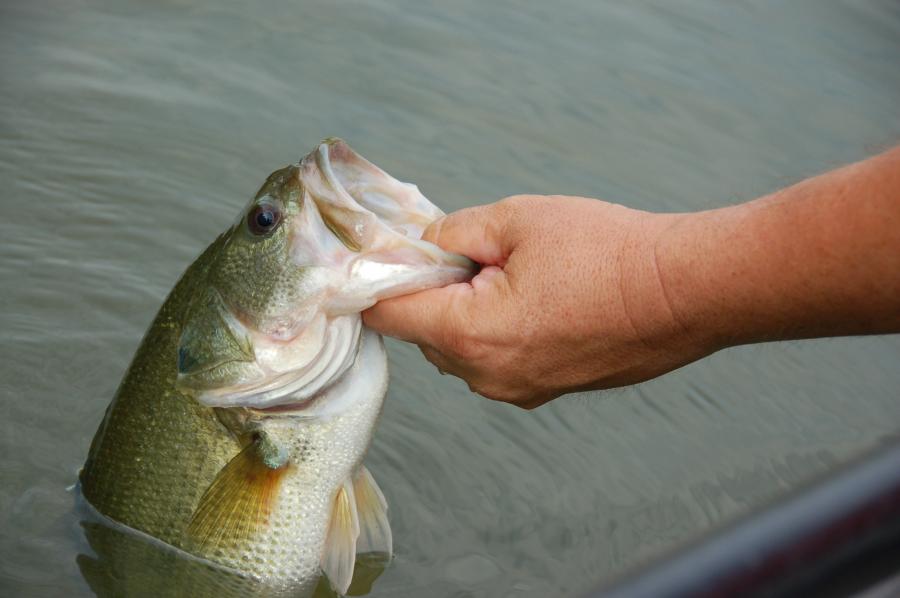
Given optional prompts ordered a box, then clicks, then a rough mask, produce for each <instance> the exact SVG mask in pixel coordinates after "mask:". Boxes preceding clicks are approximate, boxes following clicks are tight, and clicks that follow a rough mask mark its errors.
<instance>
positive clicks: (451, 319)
mask: <svg viewBox="0 0 900 598" xmlns="http://www.w3.org/2000/svg"><path fill="white" fill-rule="evenodd" d="M471 297H472V286H471V285H470V284H469V283H465V282H460V283H456V284H451V285H449V286H446V287H443V288H440V289H429V290H425V291H421V292H418V293H414V294H412V295H404V296H402V297H395V298H393V299H385V300H383V301H379V302H378V303H376V304H375V305H374V306H373V307H370V308H369V309H367V310H366V311H364V312H363V322H364V323H365V325H366V326H368V327H369V328H372V329H374V330H375V331H376V332H380V333H381V334H386V335H388V336H393V337H395V338H399V339H401V340H404V341H408V342H411V343H416V344H417V345H423V344H427V345H431V346H440V345H441V344H442V339H443V337H444V335H445V333H446V331H448V330H454V329H456V328H458V327H459V326H462V325H463V320H462V318H461V317H460V314H461V313H462V310H464V309H465V308H466V305H467V304H468V302H469V301H471Z"/></svg>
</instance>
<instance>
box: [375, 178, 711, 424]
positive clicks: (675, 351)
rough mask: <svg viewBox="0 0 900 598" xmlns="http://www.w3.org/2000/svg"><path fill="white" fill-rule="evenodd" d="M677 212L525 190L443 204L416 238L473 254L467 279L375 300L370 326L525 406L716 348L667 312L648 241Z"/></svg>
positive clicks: (631, 378)
mask: <svg viewBox="0 0 900 598" xmlns="http://www.w3.org/2000/svg"><path fill="white" fill-rule="evenodd" d="M680 218H681V216H680V215H676V214H651V213H647V212H641V211H638V210H632V209H628V208H626V207H623V206H620V205H616V204H610V203H606V202H602V201H598V200H593V199H586V198H580V197H563V196H536V195H523V196H515V197H510V198H508V199H505V200H502V201H500V202H497V203H494V204H490V205H485V206H479V207H475V208H469V209H465V210H461V211H459V212H456V213H453V214H450V215H448V216H446V217H445V218H443V219H441V220H439V221H437V222H435V223H434V224H432V225H431V226H430V227H429V228H428V229H427V230H426V231H425V233H424V235H423V238H424V239H426V240H428V241H431V242H432V243H436V244H437V245H439V246H440V247H442V248H444V249H446V250H448V251H452V252H456V253H460V254H463V255H465V256H468V257H469V258H471V259H473V260H475V261H476V262H478V263H480V264H482V265H483V268H482V270H481V272H480V273H479V274H478V275H477V276H476V277H475V278H474V279H473V280H472V281H471V282H470V283H459V284H453V285H450V286H448V287H444V288H440V289H431V290H427V291H423V292H420V293H416V294H413V295H408V296H405V297H398V298H395V299H390V300H386V301H382V302H380V303H378V304H377V305H375V306H374V307H372V308H371V309H369V310H368V311H366V312H365V313H364V314H363V317H364V321H365V323H366V325H368V326H370V327H372V328H374V329H375V330H377V331H379V332H381V333H383V334H387V335H390V336H394V337H397V338H400V339H403V340H406V341H410V342H413V343H416V344H417V345H419V347H420V348H421V350H422V352H423V353H424V354H425V357H426V358H427V359H428V360H429V361H431V362H432V363H433V364H434V365H436V366H437V367H438V368H439V369H440V370H441V371H443V372H447V373H450V374H453V375H455V376H459V377H460V378H462V379H463V380H465V381H466V382H467V383H468V384H469V387H470V388H471V389H472V390H473V391H474V392H477V393H479V394H481V395H483V396H485V397H487V398H490V399H496V400H500V401H506V402H509V403H513V404H515V405H518V406H520V407H524V408H529V409H530V408H534V407H537V406H539V405H541V404H543V403H545V402H547V401H549V400H551V399H553V398H555V397H558V396H560V395H561V394H564V393H568V392H574V391H580V390H589V389H601V388H611V387H617V386H624V385H628V384H634V383H637V382H641V381H644V380H647V379H649V378H652V377H655V376H658V375H660V374H662V373H665V372H668V371H670V370H672V369H675V368H677V367H679V366H681V365H684V364H686V363H688V362H690V361H693V360H695V359H698V358H700V357H702V356H704V355H707V354H709V353H711V352H712V351H714V350H715V349H716V348H717V346H716V345H715V342H714V340H713V339H711V338H705V337H704V336H703V335H701V334H698V333H696V332H695V331H693V330H689V329H687V327H686V326H685V325H684V323H680V322H679V321H678V319H677V318H676V317H675V315H674V314H673V313H672V311H671V309H670V307H669V304H668V300H667V298H666V291H665V289H664V287H663V286H662V281H661V279H660V276H659V271H658V264H657V256H656V253H655V243H656V242H657V239H658V238H659V236H660V235H661V234H662V233H663V232H664V231H665V230H667V229H668V228H670V227H672V226H673V225H674V224H676V223H677V222H678V220H679V219H680Z"/></svg>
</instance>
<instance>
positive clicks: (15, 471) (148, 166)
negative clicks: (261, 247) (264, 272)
mask: <svg viewBox="0 0 900 598" xmlns="http://www.w3.org/2000/svg"><path fill="white" fill-rule="evenodd" d="M0 55H2V56H3V61H2V66H0V83H2V87H0V182H2V185H0V210H2V212H0V215H2V217H0V238H2V245H0V304H2V310H0V331H2V333H0V408H2V411H0V454H2V455H3V456H4V459H3V463H2V468H0V531H2V533H0V594H3V595H10V596H59V595H66V596H90V595H91V594H92V593H91V590H90V588H89V586H88V585H87V583H86V582H85V581H84V579H83V578H82V576H81V574H80V572H79V569H78V567H77V565H76V562H75V559H76V556H77V555H79V554H86V555H90V554H91V549H90V547H89V546H88V545H87V542H86V540H85V538H84V533H83V530H82V527H81V526H80V525H79V514H78V513H77V511H76V510H75V508H74V498H73V496H72V494H71V493H70V492H67V491H66V488H67V487H68V486H69V485H71V484H72V483H73V482H74V481H75V476H76V472H77V471H78V468H79V467H80V466H81V464H82V462H83V460H84V458H85V455H86V453H87V449H88V445H89V442H90V439H91V437H92V436H93V433H94V430H95V429H96V427H97V425H98V423H99V421H100V419H101V417H102V415H103V410H104V409H105V407H106V405H107V404H108V402H109V400H110V398H111V397H112V395H113V393H114V391H115V388H116V386H117V384H118V382H119V380H120V379H121V376H122V374H123V372H124V370H125V368H126V366H127V365H128V362H129V359H130V357H131V355H132V353H133V351H134V350H135V348H136V347H137V345H138V342H139V341H140V337H141V335H142V333H143V331H144V329H145V328H146V327H147V325H148V324H149V323H150V321H151V319H152V317H153V315H154V313H155V311H156V309H157V308H158V307H159V305H160V304H161V302H162V300H163V298H164V296H165V294H166V293H167V292H168V290H169V289H170V288H171V287H172V285H173V284H174V282H175V280H176V279H177V278H178V276H179V275H180V273H181V272H182V271H183V269H184V268H185V267H186V266H187V265H188V264H189V263H190V262H191V261H192V260H193V258H194V257H195V256H196V255H197V254H198V253H199V252H200V251H201V249H202V248H203V247H205V246H206V244H207V243H209V242H210V241H211V240H212V239H213V238H214V237H215V236H216V235H217V234H218V233H219V232H220V231H221V230H222V229H224V228H225V227H226V226H227V225H228V224H229V223H230V222H231V221H232V219H233V218H234V217H235V215H236V214H237V211H238V210H239V209H240V207H241V206H242V205H244V203H245V202H246V200H247V198H248V197H249V195H250V194H252V193H253V192H254V191H255V190H256V188H257V187H258V186H259V184H260V183H261V182H262V180H263V179H264V177H265V176H266V175H267V174H268V173H269V172H271V171H272V170H274V169H276V168H279V167H281V166H283V165H284V164H287V163H289V162H293V161H296V160H297V159H299V158H300V157H301V156H302V155H303V154H305V153H306V152H307V151H309V150H310V149H311V148H312V147H313V146H314V145H315V143H316V142H317V141H318V140H319V139H320V138H322V137H325V136H330V135H337V136H341V137H343V138H345V139H347V140H348V141H349V142H350V143H351V145H353V147H354V148H355V149H357V150H358V151H359V152H360V153H362V154H363V155H364V156H367V157H368V158H370V159H371V160H373V161H374V162H376V163H377V164H379V165H380V166H382V167H383V168H385V169H386V170H387V171H388V172H391V173H392V174H394V175H395V176H397V177H399V178H401V179H404V180H410V181H413V182H415V183H417V184H418V185H419V186H420V188H421V189H422V190H423V191H424V192H425V194H426V195H428V196H429V197H430V198H431V199H432V200H433V201H435V202H436V203H437V204H439V205H440V206H441V207H443V208H444V209H445V210H448V211H450V210H454V209H458V208H462V207H465V206H468V205H474V204H477V203H483V202H488V201H493V200H495V199H499V198H501V197H503V196H506V195H510V194H514V193H521V192H535V193H566V194H581V195H588V196H593V197H603V198H605V199H608V200H611V201H617V202H621V203H625V204H628V205H631V206H634V207H639V208H644V209H650V210H657V211H666V210H670V211H671V210H697V209H704V208H710V207H715V206H721V205H726V204H728V203H733V202H736V201H740V200H745V199H751V198H753V197H756V196H758V195H760V194H763V193H766V192H769V191H771V190H774V189H776V188H778V187H780V186H783V185H785V184H788V183H790V182H793V181H796V180H798V179H800V178H802V177H804V176H808V175H811V174H813V173H816V172H819V171H822V170H825V169H828V168H831V167H833V166H836V165H838V164H841V163H844V162H847V161H850V160H854V159H859V158H862V157H864V156H866V155H870V154H872V153H874V152H876V151H879V150H880V149H883V148H885V147H887V146H889V145H891V144H893V143H896V142H897V140H898V138H900V112H898V111H897V109H896V107H897V106H898V105H900V71H898V70H897V68H896V66H897V64H898V59H900V10H898V8H897V5H896V4H895V3H892V2H889V1H888V0H870V1H865V2H854V3H849V2H836V1H831V2H821V1H816V0H804V1H798V2H792V3H789V4H785V3H780V2H772V1H770V2H766V1H754V2H732V3H726V4H723V3H720V2H716V1H713V0H706V1H699V2H692V3H685V2H679V3H671V2H665V1H663V0H658V1H656V2H645V3H641V4H640V6H631V5H629V6H623V5H620V3H616V2H591V1H588V0H564V1H560V2H552V3H548V2H535V1H528V2H512V1H495V2H489V3H488V2H479V1H477V0H466V1H463V2H454V3H440V2H436V1H426V2H422V1H418V0H417V1H413V0H406V1H396V2H387V1H382V2H344V3H335V2H327V1H324V0H322V1H319V2H302V3H301V2H292V1H289V0H274V1H272V2H266V3H247V2H239V1H228V0H225V1H221V0H220V1H215V2H214V1H211V0H191V1H187V0H184V1H178V0H170V1H158V2H138V1H135V0H119V1H115V2H113V1H112V0H81V1H77V2H72V1H69V0H34V1H29V2H25V1H23V0H20V1H18V2H5V3H4V4H3V6H2V7H0ZM597 241H598V243H602V239H598V240H597ZM389 349H390V355H391V361H392V385H391V389H390V394H389V397H388V400H387V404H386V408H385V412H384V417H383V420H382V423H381V425H380V427H379V429H378V431H377V434H376V437H375V441H374V445H373V447H372V450H371V451H370V453H369V456H368V459H367V464H368V466H369V468H370V469H371V470H372V472H373V474H374V475H375V477H376V478H377V479H378V481H379V483H380V485H381V487H382V488H383V489H384V491H385V494H386V495H387V499H388V501H389V503H390V505H391V511H390V514H391V520H392V525H393V529H394V538H395V548H396V558H395V560H394V562H393V564H392V565H391V567H390V568H389V569H388V570H387V571H386V572H385V573H384V574H383V575H382V576H381V577H380V578H379V579H378V580H377V581H376V583H375V586H374V590H373V594H372V595H378V596H422V595H429V596H536V597H537V596H549V595H554V596H556V595H561V596H566V595H577V594H579V593H580V592H583V591H585V590H586V589H589V588H590V587H592V586H593V585H594V584H596V583H598V582H601V581H603V580H605V579H609V578H610V576H613V575H615V574H617V573H619V572H621V571H623V570H625V569H627V568H629V567H631V566H634V565H635V564H637V563H640V562H643V561H644V560H646V559H648V558H649V557H651V556H653V555H655V554H657V553H659V552H660V551H663V550H666V549H669V548H671V547H673V546H677V545H678V544H679V543H682V542H685V541H687V540H690V539H691V538H695V537H696V536H697V535H698V534H700V533H702V532H704V531H706V530H709V529H711V528H712V527H714V526H716V525H717V524H721V523H722V522H725V521H728V520H729V519H731V518H733V517H735V516H737V515H739V514H740V513H743V512H746V511H747V510H749V509H752V508H754V507H757V506H759V505H762V504H764V503H765V502H766V501H769V500H771V499H773V498H776V497H778V496H781V495H783V494H785V493H786V492H788V491H790V490H791V489H792V488H795V487H797V486H798V485H801V484H803V483H804V482H806V481H808V480H810V479H811V478H813V477H815V476H817V475H820V474H822V473H823V472H826V471H828V470H829V469H831V468H834V467H836V466H838V465H839V464H841V463H843V462H845V461H847V460H849V459H851V458H853V457H854V456H855V455H857V454H859V453H860V452H862V451H864V450H866V449H868V448H871V447H873V446H877V445H878V444H880V443H883V442H885V441H886V439H888V438H890V437H894V436H896V435H897V432H898V430H900V396H898V395H900V393H898V389H900V368H898V367H897V364H898V360H900V338H898V337H896V336H893V337H870V338H851V339H833V340H822V341H815V342H802V343H779V344H767V345H759V346H754V347H743V348H738V349H732V350H727V351H723V352H721V353H719V354H717V355H715V356H713V357H711V358H709V359H706V360H704V361H702V362H700V363H697V364H694V365H691V366H689V367H686V368H683V369H682V370H680V371H678V372H675V373H673V374H671V375H668V376H665V377H663V378H661V379H658V380H656V381H653V382H650V383H646V384H644V385H641V386H639V387H636V388H630V389H625V390H621V391H613V392H608V393H603V394H594V395H585V396H581V397H573V398H566V399H563V400H559V401H556V402H554V403H552V404H550V405H547V406H546V407H543V408H541V409H539V410H537V411H534V412H522V411H519V410H517V409H515V408H512V407H509V406H507V405H502V404H496V403H490V402H488V401H485V400H483V399H480V398H479V397H477V396H474V395H472V394H470V393H469V392H468V390H467V388H466V386H465V384H463V383H461V382H460V381H458V380H455V379H452V378H451V377H442V376H439V375H438V373H437V372H436V370H435V369H434V368H432V367H431V366H430V365H429V364H428V363H427V362H426V361H425V360H424V358H422V357H421V355H420V354H419V353H418V350H417V349H416V348H415V347H412V346H408V345H404V344H401V343H397V342H391V343H390V344H389Z"/></svg>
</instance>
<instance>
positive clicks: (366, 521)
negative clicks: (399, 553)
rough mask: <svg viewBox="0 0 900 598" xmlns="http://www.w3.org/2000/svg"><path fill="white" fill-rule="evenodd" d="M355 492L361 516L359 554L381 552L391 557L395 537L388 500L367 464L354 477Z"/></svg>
mask: <svg viewBox="0 0 900 598" xmlns="http://www.w3.org/2000/svg"><path fill="white" fill-rule="evenodd" d="M353 494H354V496H355V497H356V512H357V515H358V517H359V539H358V540H357V541H356V552H357V554H364V553H367V552H379V553H384V554H386V555H388V557H390V555H391V554H392V552H393V538H392V536H391V524H390V523H389V522H388V517H387V501H386V500H385V499H384V494H382V493H381V488H379V487H378V484H376V483H375V479H374V478H373V477H372V474H371V473H369V470H368V469H366V468H365V466H360V468H359V470H357V472H356V475H355V476H354V477H353Z"/></svg>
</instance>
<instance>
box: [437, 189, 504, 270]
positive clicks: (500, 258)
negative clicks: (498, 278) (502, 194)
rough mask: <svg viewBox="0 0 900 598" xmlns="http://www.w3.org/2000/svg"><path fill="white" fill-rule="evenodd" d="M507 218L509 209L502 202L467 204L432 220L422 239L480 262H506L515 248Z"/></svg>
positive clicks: (500, 263)
mask: <svg viewBox="0 0 900 598" xmlns="http://www.w3.org/2000/svg"><path fill="white" fill-rule="evenodd" d="M507 221H508V210H507V209H506V208H504V207H502V206H501V205H500V204H488V205H485V206H476V207H473V208H465V209H463V210H459V211H458V212H453V213H452V214H448V215H447V216H444V217H443V218H440V219H438V220H436V221H435V222H432V223H431V225H429V226H428V228H426V229H425V232H423V233H422V239H424V240H425V241H430V242H431V243H434V244H435V245H438V246H439V247H441V248H442V249H445V250H447V251H450V252H452V253H459V254H461V255H464V256H466V257H468V258H469V259H472V260H474V261H476V262H478V263H479V264H489V265H499V266H503V264H504V263H506V258H507V257H508V256H509V254H510V253H511V251H512V247H511V243H510V241H511V240H510V239H508V238H507V237H506V232H507V226H506V224H507Z"/></svg>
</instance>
